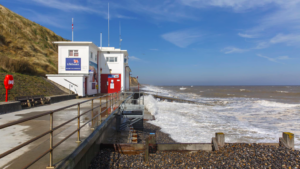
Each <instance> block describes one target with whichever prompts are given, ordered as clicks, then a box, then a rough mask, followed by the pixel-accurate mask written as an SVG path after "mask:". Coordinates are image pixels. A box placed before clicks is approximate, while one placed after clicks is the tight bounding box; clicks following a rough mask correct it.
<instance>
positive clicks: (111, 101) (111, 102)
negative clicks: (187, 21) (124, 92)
mask: <svg viewBox="0 0 300 169" xmlns="http://www.w3.org/2000/svg"><path fill="white" fill-rule="evenodd" d="M113 94H114V93H112V94H111V100H110V105H111V107H110V113H109V114H111V113H112V109H113Z"/></svg>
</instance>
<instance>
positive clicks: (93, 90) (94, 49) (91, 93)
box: [87, 46, 101, 95]
mask: <svg viewBox="0 0 300 169" xmlns="http://www.w3.org/2000/svg"><path fill="white" fill-rule="evenodd" d="M91 52H92V53H93V56H92V58H91V56H90V55H91ZM97 53H98V48H96V47H93V46H90V47H89V56H88V58H89V59H88V60H89V64H90V61H91V62H93V63H95V64H98V63H97V60H96V59H95V58H97V59H98V56H97ZM99 75H100V70H99V65H97V78H98V79H99V82H100V77H99ZM91 81H92V79H90V77H88V83H87V87H88V88H87V93H88V95H93V94H97V93H98V91H99V93H100V90H99V87H98V91H97V88H96V87H95V89H92V83H95V86H96V85H99V84H98V83H96V82H91ZM100 84H101V83H100ZM99 86H100V85H99Z"/></svg>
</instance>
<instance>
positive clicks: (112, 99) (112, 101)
mask: <svg viewBox="0 0 300 169" xmlns="http://www.w3.org/2000/svg"><path fill="white" fill-rule="evenodd" d="M96 99H99V100H100V104H99V105H98V106H95V107H94V100H96ZM124 99H126V97H124V95H122V93H120V92H119V93H112V94H107V95H104V96H99V97H96V98H92V99H89V100H86V101H83V102H80V103H76V104H72V105H69V106H65V107H63V108H59V109H56V110H52V111H49V112H46V113H41V114H38V115H35V116H32V117H28V118H23V119H20V120H17V121H13V122H10V123H6V124H3V125H0V130H1V129H4V128H7V127H11V126H14V125H17V124H20V123H23V122H26V121H29V120H33V119H37V118H40V117H42V116H47V115H49V116H50V120H49V124H50V126H49V127H50V129H49V130H48V131H46V132H44V133H42V134H40V135H38V136H36V137H34V138H32V139H30V140H28V141H26V142H24V143H22V144H20V145H18V146H16V147H14V148H12V149H10V150H8V151H6V152H4V153H2V154H0V159H1V158H3V157H5V156H7V155H9V154H11V153H13V152H15V151H17V150H19V149H20V148H22V147H25V146H27V145H28V144H30V143H33V142H35V141H37V140H38V139H40V138H42V137H44V136H46V135H47V134H48V135H49V139H50V147H49V149H48V150H47V151H45V152H44V153H42V154H41V155H40V156H39V157H38V158H36V159H35V160H33V161H32V162H30V163H28V164H27V165H26V166H24V168H28V167H30V166H31V165H33V164H34V163H36V162H37V161H38V160H40V159H41V158H42V157H44V156H45V155H47V154H48V153H49V157H50V159H49V167H47V168H54V166H53V150H54V149H55V148H57V147H58V146H59V145H60V144H61V143H63V142H64V141H66V140H67V139H68V138H69V137H71V136H72V135H73V134H75V133H76V132H77V140H76V142H81V139H80V130H81V129H82V128H83V127H84V126H85V125H87V124H88V123H90V122H91V123H92V124H91V129H94V127H95V125H96V126H98V122H99V121H100V123H101V119H102V117H101V114H102V113H104V112H107V113H112V112H113V109H114V105H117V106H116V107H119V105H120V103H121V102H122V100H124ZM103 100H105V103H102V101H103ZM87 102H91V109H89V110H87V111H85V112H83V113H80V105H81V104H83V103H87ZM73 106H77V111H78V113H77V116H76V117H73V118H72V119H70V120H68V121H66V122H64V123H62V124H60V125H58V126H56V127H54V126H53V114H54V113H56V112H58V111H61V110H65V109H67V108H70V107H73ZM97 108H100V113H98V111H97V114H96V115H94V113H93V110H94V109H97ZM102 108H106V109H104V110H102ZM87 113H91V119H90V120H88V121H87V122H85V123H84V124H83V125H80V117H82V116H83V115H85V114H87ZM99 116H100V120H99ZM74 120H77V129H76V130H75V131H73V132H71V133H70V134H69V135H67V136H66V137H65V138H64V139H62V140H60V141H59V142H58V143H56V144H55V145H54V144H53V132H54V131H55V130H57V129H59V128H61V127H63V126H65V125H66V124H68V123H70V122H72V121H74ZM95 123H96V124H95Z"/></svg>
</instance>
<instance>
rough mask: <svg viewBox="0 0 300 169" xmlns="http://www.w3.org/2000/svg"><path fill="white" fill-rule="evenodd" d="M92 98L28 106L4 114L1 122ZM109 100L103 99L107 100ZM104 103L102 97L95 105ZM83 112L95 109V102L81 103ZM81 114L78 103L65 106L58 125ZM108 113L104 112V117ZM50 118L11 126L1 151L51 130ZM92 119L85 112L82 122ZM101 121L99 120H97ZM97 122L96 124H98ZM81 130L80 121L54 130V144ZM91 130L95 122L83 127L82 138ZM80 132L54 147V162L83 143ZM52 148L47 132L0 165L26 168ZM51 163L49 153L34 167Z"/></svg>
mask: <svg viewBox="0 0 300 169" xmlns="http://www.w3.org/2000/svg"><path fill="white" fill-rule="evenodd" d="M87 99H91V98H82V99H73V100H68V101H63V102H59V103H55V104H51V105H46V106H39V107H35V108H31V109H24V110H21V111H17V112H13V113H8V114H3V115H0V125H2V124H5V123H8V122H12V121H15V120H19V119H22V118H25V117H31V116H34V115H38V114H40V113H44V112H48V111H50V110H55V109H59V108H62V107H65V106H68V105H72V104H75V103H79V102H82V101H85V100H87ZM104 102H105V100H102V103H104ZM99 103H100V100H99V99H96V100H94V104H93V105H94V107H96V106H98V105H99ZM80 108H81V109H80V113H83V112H85V111H87V110H89V109H91V102H90V101H89V102H87V103H84V104H81V106H80ZM105 109H106V107H103V108H102V110H105ZM98 113H100V110H99V109H96V110H94V114H98ZM76 116H77V106H74V107H70V108H68V109H64V110H62V111H59V112H56V113H54V115H53V119H54V126H53V127H56V126H58V125H60V124H62V123H64V122H66V121H67V120H70V119H72V118H74V117H76ZM103 116H105V114H102V117H103ZM49 119H50V116H49V115H46V116H42V117H40V118H37V119H34V120H30V121H27V122H24V123H20V124H18V125H14V126H11V127H7V128H4V129H1V130H0V138H1V144H0V154H2V153H4V152H6V151H7V150H9V149H12V148H14V147H16V146H18V145H20V144H22V143H24V142H26V141H28V140H30V139H32V138H34V137H36V136H38V135H40V134H42V133H44V132H46V131H48V130H49ZM90 119H91V113H87V114H85V115H83V116H82V117H81V119H80V123H81V125H82V124H84V123H86V122H87V121H88V120H90ZM96 121H97V120H96ZM96 121H95V125H97V124H96V123H97V122H96ZM76 129H77V120H74V121H72V122H70V123H68V124H67V125H65V126H63V127H61V128H59V129H57V130H56V131H55V132H54V139H53V140H54V143H53V144H54V145H55V144H56V143H58V142H59V141H60V140H62V139H64V138H65V137H66V136H67V135H69V134H70V133H71V132H73V131H75V130H76ZM92 131H93V130H91V122H90V123H89V124H87V125H86V126H84V127H83V128H82V129H81V133H80V134H81V140H84V139H85V138H87V137H88V136H89V134H90V133H92ZM76 140H77V133H75V134H73V135H72V136H71V137H70V138H69V139H67V140H66V141H65V142H64V143H62V144H61V145H59V146H58V147H57V148H55V149H54V160H53V162H54V164H55V163H58V162H60V161H61V160H62V159H64V158H65V157H66V156H67V155H69V154H71V153H72V152H73V151H74V149H75V148H76V147H77V146H78V145H79V144H80V143H76ZM48 149H49V135H46V136H44V137H42V138H40V139H38V140H36V141H35V142H33V143H31V144H29V145H27V146H26V147H23V148H21V149H19V150H17V151H16V152H14V153H12V154H10V155H8V156H6V157H4V158H2V159H0V168H3V169H10V168H11V169H16V168H23V167H24V166H25V165H27V164H28V163H30V162H31V161H33V160H34V159H36V158H37V157H38V156H40V155H41V154H42V153H44V152H45V151H47V150H48ZM48 165H49V154H48V155H46V156H44V157H43V158H42V159H41V160H39V161H38V162H36V163H35V164H34V165H32V166H31V168H46V167H47V166H48Z"/></svg>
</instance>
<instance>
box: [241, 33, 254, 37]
mask: <svg viewBox="0 0 300 169" xmlns="http://www.w3.org/2000/svg"><path fill="white" fill-rule="evenodd" d="M238 35H239V36H240V37H242V38H256V36H255V35H250V34H243V33H238Z"/></svg>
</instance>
